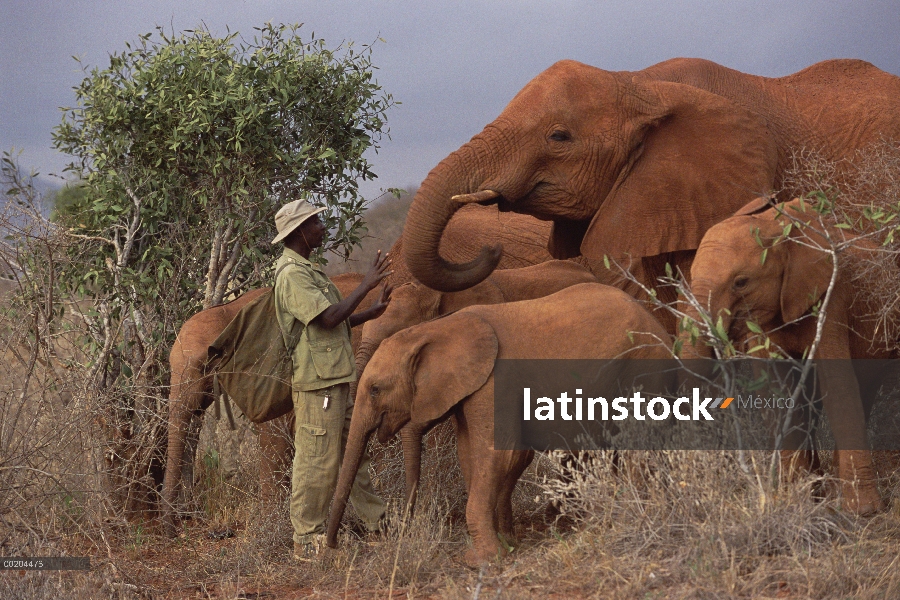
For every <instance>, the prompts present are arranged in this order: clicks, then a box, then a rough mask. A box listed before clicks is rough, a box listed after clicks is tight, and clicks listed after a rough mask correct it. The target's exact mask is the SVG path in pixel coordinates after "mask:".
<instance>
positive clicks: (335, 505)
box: [325, 407, 375, 548]
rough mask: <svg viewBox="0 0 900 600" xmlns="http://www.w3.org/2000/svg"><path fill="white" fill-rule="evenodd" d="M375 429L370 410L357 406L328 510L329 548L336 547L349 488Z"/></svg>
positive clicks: (327, 542)
mask: <svg viewBox="0 0 900 600" xmlns="http://www.w3.org/2000/svg"><path fill="white" fill-rule="evenodd" d="M374 429H375V423H374V422H373V418H372V414H371V411H370V410H369V409H367V408H362V407H358V408H357V409H356V410H354V412H353V417H352V418H351V419H350V433H349V435H348V437H347V446H346V448H345V449H344V460H343V462H342V463H341V472H340V475H338V483H337V487H336V488H335V490H334V498H333V499H332V501H331V510H330V511H329V512H328V524H327V527H326V537H325V543H326V544H327V545H328V547H329V548H336V547H337V532H338V528H339V527H340V526H341V519H342V518H343V516H344V510H345V509H346V508H347V499H348V498H349V497H350V490H351V489H352V488H353V482H354V480H355V479H356V473H357V471H359V464H360V463H361V462H362V458H363V454H364V453H365V450H366V445H367V444H368V443H369V437H370V436H371V435H372V431H373V430H374Z"/></svg>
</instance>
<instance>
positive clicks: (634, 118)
mask: <svg viewBox="0 0 900 600" xmlns="http://www.w3.org/2000/svg"><path fill="white" fill-rule="evenodd" d="M778 160H779V151H778V147H777V144H776V143H775V141H774V140H773V138H772V136H771V134H770V133H769V129H768V128H767V123H766V122H765V121H764V120H763V118H762V117H760V116H758V115H757V114H756V113H754V112H751V111H749V110H747V109H745V108H742V107H741V106H739V105H738V104H736V103H735V102H733V101H731V100H729V99H727V98H725V97H723V96H720V95H716V94H713V93H711V92H708V91H705V90H704V89H701V88H699V87H695V86H692V85H686V84H682V83H674V82H672V81H661V80H656V79H652V78H651V77H649V76H647V75H642V74H640V73H628V72H609V71H603V70H601V69H597V68H594V67H590V66H587V65H584V64H581V63H578V62H574V61H562V62H559V63H556V64H554V65H553V66H552V67H550V68H549V69H547V70H546V71H544V72H543V73H541V74H540V75H538V76H537V77H536V78H535V79H533V80H532V81H531V82H530V83H528V85H526V86H525V88H523V89H522V90H521V91H520V92H519V93H518V94H517V95H516V96H515V98H513V100H512V101H511V102H510V104H509V105H508V106H507V107H506V108H505V109H504V110H503V112H502V113H501V114H500V116H498V117H497V119H496V120H494V121H493V122H492V123H490V124H488V125H487V126H486V127H485V128H484V130H483V131H482V132H481V133H479V134H478V135H476V136H475V137H474V138H472V140H471V141H469V142H468V143H466V144H465V145H463V146H462V147H461V148H460V149H458V150H457V151H455V152H453V153H452V154H450V155H449V156H448V157H447V158H445V159H444V160H443V161H441V163H439V164H438V165H437V166H436V167H435V168H434V169H433V170H432V171H431V172H430V173H429V174H428V177H427V178H426V179H425V181H424V182H423V183H422V185H421V187H420V188H419V191H418V192H417V194H416V197H415V199H414V201H413V204H412V207H411V208H410V211H409V216H408V218H407V221H406V226H405V229H404V258H405V260H406V262H407V264H408V266H409V269H410V271H411V272H412V274H413V275H414V276H415V277H416V278H417V279H419V280H420V281H422V282H423V283H425V284H426V285H427V286H429V287H432V288H434V289H438V290H442V291H455V290H460V289H465V288H467V287H470V286H472V285H474V284H475V283H477V282H479V281H481V280H482V279H484V278H485V277H486V276H487V275H488V274H489V273H490V272H491V271H492V270H493V268H494V267H495V265H496V264H497V261H498V260H499V257H500V252H501V248H500V247H499V246H496V247H493V248H490V247H485V248H484V250H483V251H482V254H481V255H480V256H479V257H478V258H477V259H475V260H473V261H471V262H470V263H466V264H455V263H451V262H448V261H446V260H444V259H443V258H442V257H441V256H440V254H439V252H438V246H439V243H440V240H441V235H442V233H443V231H444V229H445V227H446V225H447V222H448V221H449V220H450V218H451V217H452V216H453V214H454V213H455V212H456V211H457V210H458V209H459V208H460V207H461V206H463V205H465V204H467V203H473V202H477V203H497V204H498V205H499V208H500V210H507V211H515V212H520V213H526V214H530V215H533V216H535V217H537V218H539V219H543V220H549V221H552V222H553V227H552V232H551V237H550V241H549V244H548V248H549V250H550V252H551V254H552V255H553V256H554V257H555V258H568V257H572V256H576V255H578V254H583V255H584V256H586V257H588V258H591V259H598V258H599V259H602V258H603V257H604V256H605V255H608V256H609V257H610V258H613V259H616V260H621V261H627V260H629V259H631V260H633V259H638V258H641V257H646V256H655V255H659V254H663V253H666V252H675V251H681V250H694V249H696V248H697V246H698V245H699V243H700V239H701V238H702V236H703V234H704V233H705V232H706V230H707V229H708V228H709V227H711V226H712V225H713V224H715V223H717V222H718V221H720V220H722V219H724V218H725V217H727V216H728V215H730V214H732V213H733V212H734V211H735V210H736V209H737V208H739V207H740V206H741V205H743V204H744V203H746V202H747V201H748V200H750V199H751V198H753V197H754V196H758V195H760V194H761V193H767V192H768V191H769V189H770V188H772V186H773V183H774V180H775V175H776V171H777V163H778ZM722 199H725V200H722Z"/></svg>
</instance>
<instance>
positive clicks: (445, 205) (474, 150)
mask: <svg viewBox="0 0 900 600" xmlns="http://www.w3.org/2000/svg"><path fill="white" fill-rule="evenodd" d="M479 146H480V142H479V140H478V139H477V138H476V139H473V140H472V141H471V142H469V143H468V144H466V145H464V146H463V147H462V148H460V149H459V150H457V151H456V152H454V153H453V154H451V155H450V156H448V157H447V158H445V159H444V160H443V161H441V163H440V164H438V165H437V166H436V167H435V168H434V169H433V170H432V171H431V173H429V174H428V177H426V178H425V181H423V182H422V185H421V187H420V188H419V191H418V192H417V193H416V196H415V198H414V199H413V203H412V206H411V207H410V209H409V215H408V216H407V218H406V225H405V226H404V229H403V259H404V261H405V262H406V264H407V267H408V268H409V270H410V272H411V273H412V275H413V276H414V277H415V278H416V279H418V280H419V281H421V282H422V283H424V284H425V285H426V286H428V287H430V288H432V289H434V290H438V291H442V292H458V291H461V290H465V289H468V288H470V287H472V286H474V285H476V284H478V283H480V282H481V281H483V280H484V279H485V278H486V277H487V276H488V275H490V274H491V273H492V272H493V270H494V269H495V268H496V267H497V264H498V263H499V262H500V256H501V253H502V246H500V245H497V246H495V247H487V246H486V247H484V248H482V250H481V254H479V256H478V257H477V258H475V259H474V260H472V261H470V262H468V263H464V264H457V263H451V262H448V261H447V260H445V259H443V258H442V257H441V255H440V252H439V247H440V243H441V236H442V235H443V233H444V229H446V227H447V223H449V222H450V219H451V218H452V217H453V215H454V214H455V213H456V211H457V210H459V209H460V208H461V207H462V206H463V205H464V204H466V203H470V202H487V201H490V200H492V199H494V198H497V197H498V196H499V194H497V193H496V192H494V191H492V190H479V189H478V187H479V185H481V183H482V182H481V181H480V179H481V177H480V175H479V171H480V168H479V167H478V166H477V165H479V164H480V163H481V162H482V159H480V158H479V155H481V154H485V153H484V152H479V151H478V148H479ZM454 198H455V199H454Z"/></svg>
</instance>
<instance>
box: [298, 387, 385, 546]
mask: <svg viewBox="0 0 900 600" xmlns="http://www.w3.org/2000/svg"><path fill="white" fill-rule="evenodd" d="M349 396H350V384H349V383H340V384H338V385H335V386H332V387H329V388H324V389H320V390H314V391H309V392H297V391H295V392H294V415H295V417H296V425H295V430H294V465H293V473H292V477H291V523H292V524H293V526H294V541H295V542H297V543H301V544H302V543H309V542H311V541H312V539H313V536H314V535H316V534H320V533H324V532H325V521H326V520H327V518H328V507H329V505H330V503H331V498H332V496H333V495H334V488H335V487H336V486H337V479H338V473H339V472H340V470H341V461H342V460H343V455H344V446H346V444H347V435H348V434H349V432H350V416H351V414H352V413H353V407H352V406H347V404H348V401H349ZM325 398H328V402H327V405H326V402H325ZM369 462H370V461H369V456H368V454H365V455H364V456H363V460H362V462H361V463H360V466H359V471H358V472H357V474H356V481H354V482H353V489H352V490H351V492H350V502H351V503H352V504H353V508H355V509H356V512H357V514H358V515H359V516H360V517H361V518H362V520H363V522H364V523H365V524H366V527H367V528H368V529H369V530H370V531H377V530H378V524H379V520H380V519H381V518H382V517H383V516H384V502H382V500H381V498H379V497H378V496H376V495H375V492H374V491H373V490H372V479H371V477H370V476H369Z"/></svg>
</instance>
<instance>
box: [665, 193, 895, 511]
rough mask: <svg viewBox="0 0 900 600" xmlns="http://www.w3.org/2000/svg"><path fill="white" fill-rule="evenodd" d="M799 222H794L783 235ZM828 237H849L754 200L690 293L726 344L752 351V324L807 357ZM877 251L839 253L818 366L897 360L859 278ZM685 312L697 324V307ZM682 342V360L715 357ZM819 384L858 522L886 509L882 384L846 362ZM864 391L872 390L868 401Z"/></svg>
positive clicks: (726, 227) (699, 262) (719, 237)
mask: <svg viewBox="0 0 900 600" xmlns="http://www.w3.org/2000/svg"><path fill="white" fill-rule="evenodd" d="M792 218H793V219H794V221H793V224H792V226H791V228H790V230H786V228H785V227H786V225H787V224H788V223H790V222H792ZM799 223H807V225H800V224H799ZM824 233H828V234H829V235H830V236H831V238H832V239H833V240H836V241H844V240H848V241H849V240H850V239H851V238H850V237H849V236H847V235H845V234H844V233H843V230H839V229H834V228H828V229H827V230H826V229H825V228H824V227H823V226H822V225H821V224H819V223H818V214H817V213H816V212H814V211H813V209H812V208H810V207H809V206H808V205H805V204H803V203H802V202H801V201H799V200H794V201H792V202H790V203H787V204H785V205H783V206H780V207H779V208H773V207H771V205H770V204H769V201H768V199H766V198H759V199H757V200H754V201H753V202H751V203H749V204H747V205H746V206H744V207H743V208H742V209H741V210H740V211H738V212H737V213H736V214H735V216H733V217H731V218H729V219H726V220H725V221H723V222H721V223H719V224H718V225H715V226H714V227H712V228H711V229H710V230H709V231H707V233H706V235H705V236H704V237H703V241H702V242H701V243H700V247H699V249H698V250H697V255H696V257H695V258H694V262H693V265H692V267H691V289H692V292H693V294H694V296H695V297H696V298H697V300H698V301H699V302H700V304H701V305H703V306H705V307H707V308H708V309H709V311H710V314H711V315H712V316H713V319H716V318H717V316H721V318H722V325H723V327H724V329H725V331H727V332H728V335H729V338H730V339H731V340H733V341H735V342H737V343H738V344H741V345H742V347H744V348H745V349H746V348H749V347H751V346H753V345H758V339H759V336H758V335H757V334H754V333H753V332H751V331H750V329H749V328H748V326H747V323H748V321H752V322H754V323H756V324H757V325H759V327H760V328H761V329H762V331H763V332H764V333H765V335H767V336H768V337H769V339H770V342H771V343H772V344H773V345H774V346H776V347H779V348H780V350H781V352H783V353H786V354H787V355H788V356H790V357H792V358H801V357H803V356H804V355H805V352H806V351H807V350H808V348H810V346H811V345H812V343H813V340H814V339H815V336H816V319H815V318H814V317H813V316H812V310H811V309H812V308H813V307H814V306H815V305H816V304H818V303H819V301H820V300H821V299H822V298H823V297H824V295H825V293H826V290H828V288H829V284H830V282H831V278H832V272H833V263H832V260H831V258H830V255H829V254H828V253H827V252H825V251H823V250H821V249H819V248H829V244H828V242H827V240H826V238H825V237H824V236H823V234H824ZM817 246H818V248H817ZM872 249H873V246H872V245H871V243H869V242H866V241H865V240H861V239H857V240H855V241H854V242H853V245H852V246H851V247H850V248H849V249H848V250H846V251H845V252H843V253H841V254H840V255H839V259H838V267H837V279H836V283H835V286H834V291H833V294H832V296H831V298H830V302H829V304H828V306H827V309H826V316H827V318H826V320H825V323H824V328H823V330H822V337H821V341H820V344H819V346H818V349H817V351H816V354H815V358H817V359H851V358H853V359H858V358H894V357H895V356H896V354H897V352H896V350H895V342H896V339H891V336H888V337H887V338H886V336H885V332H884V331H882V332H880V333H879V331H878V327H879V319H878V318H877V316H876V315H877V314H878V312H879V306H878V305H879V302H878V301H877V300H876V298H875V296H874V295H873V292H874V286H876V285H878V283H879V282H878V281H873V278H872V277H866V276H863V277H858V276H857V274H856V271H857V270H858V267H859V265H860V264H861V262H862V261H866V260H871V259H872V257H873V256H874V253H873V252H872V251H871V250H872ZM764 252H765V255H763V253H764ZM881 268H883V269H885V270H886V271H888V273H886V274H883V275H881V276H879V279H886V280H888V281H890V280H893V281H897V280H900V270H898V269H897V267H896V265H895V264H893V263H892V262H884V263H883V264H881ZM687 312H688V313H689V314H692V316H694V317H696V316H697V315H696V314H694V313H695V311H693V309H690V308H689V309H687ZM682 336H683V342H684V348H685V349H684V353H683V357H684V358H691V357H698V356H699V357H711V350H710V349H709V348H708V347H706V346H705V345H704V344H703V343H702V342H699V341H698V342H697V345H696V346H691V345H690V339H689V336H688V335H687V334H682ZM848 370H849V371H848ZM818 379H819V386H820V390H821V391H822V393H823V394H824V396H823V400H822V402H823V406H824V410H825V414H826V415H827V417H828V422H829V423H830V424H831V429H832V432H833V435H834V439H835V444H836V447H837V448H838V452H837V455H836V460H835V463H836V465H837V472H838V475H839V477H840V479H841V480H843V483H842V497H843V506H844V508H845V509H847V510H849V511H852V512H855V513H859V514H868V513H872V512H875V511H877V510H879V509H881V508H882V507H883V506H884V504H883V502H882V499H881V497H880V495H879V493H878V490H877V488H876V485H875V472H874V467H873V461H872V455H871V452H870V451H869V450H868V448H869V445H868V441H867V437H866V417H867V413H868V411H869V409H870V408H871V407H870V406H864V405H863V402H862V399H861V398H862V397H868V398H871V397H872V396H873V393H868V392H874V390H877V387H878V385H879V383H880V381H879V380H868V381H866V380H863V381H859V382H858V381H857V377H856V376H855V374H854V372H853V371H852V369H850V367H849V361H841V362H840V363H833V364H829V366H828V368H827V369H818ZM863 386H874V389H869V390H866V392H867V393H866V394H862V395H861V393H860V391H861V390H860V388H861V387H863ZM798 456H799V457H800V459H801V462H810V457H811V455H810V454H809V453H803V454H801V455H794V454H792V453H787V452H785V453H783V454H782V459H783V462H785V463H788V462H789V459H797V458H798ZM807 466H809V465H807Z"/></svg>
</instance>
